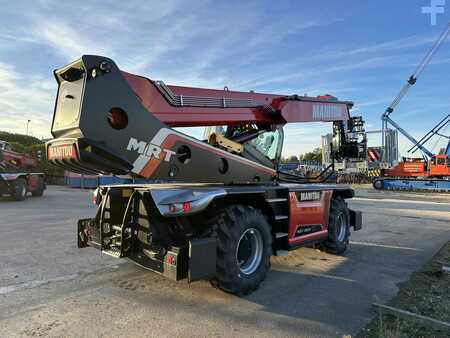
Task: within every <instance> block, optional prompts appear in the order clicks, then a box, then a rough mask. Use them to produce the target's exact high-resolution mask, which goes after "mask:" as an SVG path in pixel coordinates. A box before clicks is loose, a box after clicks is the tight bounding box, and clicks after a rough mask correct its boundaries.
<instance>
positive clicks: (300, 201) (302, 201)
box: [47, 55, 362, 295]
mask: <svg viewBox="0 0 450 338" xmlns="http://www.w3.org/2000/svg"><path fill="white" fill-rule="evenodd" d="M55 77H56V80H57V82H58V94H57V99H56V105H55V112H54V118H53V125H52V134H53V136H54V139H53V140H51V141H49V142H48V143H47V156H48V159H49V160H50V161H51V162H52V163H54V164H55V165H57V166H60V167H63V168H65V169H67V170H71V171H76V172H80V173H96V174H117V175H131V176H133V177H138V178H145V179H149V180H152V183H146V184H125V185H115V186H101V187H99V188H98V189H97V190H96V192H95V201H96V204H97V205H98V208H97V213H96V215H95V216H94V217H93V218H88V219H82V220H79V221H78V230H77V240H78V247H80V248H84V247H88V246H91V247H95V248H97V249H99V250H101V251H102V252H103V253H105V254H109V255H111V256H114V257H127V258H128V259H130V260H131V261H133V262H134V263H137V264H138V265H140V266H142V267H145V268H147V269H150V270H152V271H156V272H158V273H161V274H163V275H165V276H168V277H170V278H173V279H175V280H179V279H183V278H188V279H189V281H194V280H198V279H209V280H211V281H212V284H213V285H215V286H217V287H219V288H220V289H222V290H225V291H228V292H231V293H234V294H238V295H242V294H248V293H250V292H252V291H253V290H255V289H257V288H258V286H259V285H260V283H261V282H262V281H263V280H264V279H265V277H266V273H267V271H268V270H269V267H270V257H271V256H272V255H280V254H282V253H285V252H286V251H289V250H293V249H295V248H298V247H300V246H304V245H312V244H317V245H321V246H322V247H323V248H325V249H326V250H328V251H330V252H332V253H335V254H341V253H343V252H344V251H345V250H346V248H347V246H348V243H349V236H350V228H353V229H354V230H359V229H361V223H362V217H361V212H360V211H354V210H351V209H349V208H348V207H347V203H346V202H345V200H346V199H349V198H352V197H353V196H354V192H353V190H352V189H351V188H349V187H347V186H336V185H332V184H322V183H318V182H320V181H321V179H324V178H326V177H327V176H328V174H329V172H330V170H331V169H332V168H326V170H324V172H322V173H321V174H320V175H319V176H318V177H316V178H315V179H314V180H313V182H311V181H310V179H306V178H303V177H300V176H297V175H296V174H294V173H287V172H282V171H280V170H278V163H279V161H280V156H281V150H282V146H283V128H282V127H283V125H285V124H287V123H294V122H312V121H322V122H333V124H334V132H335V135H336V142H335V144H334V151H333V153H334V156H335V157H345V156H349V155H350V156H352V157H355V152H358V149H360V145H359V144H357V142H356V141H355V140H354V139H352V137H351V135H352V128H353V127H352V121H353V118H352V117H350V113H349V110H350V108H351V107H352V103H351V102H343V101H338V100H337V99H336V98H334V97H332V96H330V95H326V96H322V97H306V96H297V95H293V96H285V95H274V94H262V93H254V92H237V91H231V90H227V89H226V88H225V90H213V89H202V88H190V87H179V86H168V85H166V84H164V83H163V82H161V81H153V80H150V79H148V78H145V77H143V76H137V75H133V74H129V73H127V72H124V71H121V70H120V69H119V68H118V67H117V65H116V64H115V63H114V62H113V61H112V60H111V59H109V58H106V57H102V56H93V55H85V56H83V57H82V58H80V59H79V60H76V61H74V62H73V63H71V64H69V65H67V66H65V67H63V68H60V69H58V70H56V71H55ZM359 120H360V118H359ZM193 126H216V128H212V129H213V130H214V132H212V133H210V134H209V137H208V139H207V140H204V141H200V140H197V139H195V138H193V137H190V136H187V135H186V134H184V133H182V132H180V131H178V130H176V129H173V128H176V127H193ZM219 126H220V128H219Z"/></svg>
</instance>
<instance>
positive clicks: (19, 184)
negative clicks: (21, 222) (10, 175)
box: [13, 178, 27, 201]
mask: <svg viewBox="0 0 450 338" xmlns="http://www.w3.org/2000/svg"><path fill="white" fill-rule="evenodd" d="M26 194H27V182H26V181H25V180H24V179H23V178H19V179H18V180H17V181H16V184H15V186H14V193H13V198H14V200H15V201H23V200H24V199H25V196H26Z"/></svg>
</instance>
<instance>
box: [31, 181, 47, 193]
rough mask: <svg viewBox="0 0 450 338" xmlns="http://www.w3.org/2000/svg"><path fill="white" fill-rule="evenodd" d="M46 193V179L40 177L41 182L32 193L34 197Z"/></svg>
mask: <svg viewBox="0 0 450 338" xmlns="http://www.w3.org/2000/svg"><path fill="white" fill-rule="evenodd" d="M43 194H44V180H43V179H41V178H40V179H39V184H38V186H37V187H36V189H35V190H33V191H32V192H31V195H32V196H33V197H40V196H42V195H43Z"/></svg>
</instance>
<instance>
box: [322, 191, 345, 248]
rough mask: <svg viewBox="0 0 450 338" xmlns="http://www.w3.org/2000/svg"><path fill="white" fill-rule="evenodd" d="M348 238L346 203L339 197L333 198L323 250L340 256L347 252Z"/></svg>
mask: <svg viewBox="0 0 450 338" xmlns="http://www.w3.org/2000/svg"><path fill="white" fill-rule="evenodd" d="M349 238H350V212H349V211H348V207H347V203H346V202H345V201H344V200H343V199H342V198H340V197H338V198H333V199H332V200H331V206H330V217H329V221H328V238H327V240H326V241H325V242H324V246H325V250H326V251H328V252H330V253H333V254H337V255H339V254H342V253H344V252H345V250H347V246H348V242H349Z"/></svg>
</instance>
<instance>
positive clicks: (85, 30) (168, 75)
mask: <svg viewBox="0 0 450 338" xmlns="http://www.w3.org/2000/svg"><path fill="white" fill-rule="evenodd" d="M431 1H434V0H399V1H385V0H378V1H360V0H359V1H356V0H353V1H350V0H341V1H332V0H329V1H324V0H316V1H314V2H312V1H281V0H280V1H276V2H274V1H251V0H249V1H233V0H228V1H218V0H210V1H209V0H197V1H182V0H165V1H151V0H147V1H131V0H130V1H126V2H125V1H92V0H91V1H80V0H78V1H71V0H65V1H53V0H35V1H32V2H31V1H21V0H16V1H6V0H0V8H1V11H0V22H1V23H0V130H5V131H10V132H18V133H25V132H26V125H27V120H31V122H30V123H29V132H30V134H32V135H34V136H37V137H40V138H48V137H51V135H50V128H51V119H52V115H53V108H54V100H55V96H56V82H55V80H54V78H53V74H52V71H53V70H54V69H55V68H58V67H61V66H63V65H65V64H67V63H69V62H71V61H73V60H75V59H77V58H79V57H80V56H81V55H83V54H97V55H104V56H108V57H111V58H112V59H114V60H115V62H116V63H117V64H118V66H119V67H120V68H121V69H123V70H126V71H128V72H132V73H136V74H139V75H144V76H146V77H148V78H151V79H154V80H163V81H164V82H165V83H168V84H177V85H186V86H198V87H209V88H218V89H220V88H223V87H224V86H228V87H229V88H230V89H231V90H243V91H249V90H254V91H256V92H266V93H279V94H286V95H287V94H302V95H303V94H308V95H311V96H316V95H322V94H326V93H328V94H332V95H334V96H337V97H339V99H342V100H351V101H353V102H354V103H355V108H354V109H353V111H352V114H353V115H362V116H363V117H364V119H365V121H366V129H368V130H377V129H380V125H381V122H380V116H381V113H382V112H383V111H384V110H385V108H386V107H387V106H388V105H389V103H390V102H391V101H392V99H393V98H394V97H395V96H396V95H397V93H398V91H399V90H400V87H401V86H402V85H403V84H404V82H405V80H406V79H407V77H408V76H409V75H410V74H411V73H412V72H413V70H414V68H415V66H416V65H417V64H418V63H419V62H420V61H421V59H422V58H423V56H424V55H425V53H426V52H427V50H428V49H429V48H430V47H431V45H432V43H433V42H434V41H435V39H436V38H437V37H438V36H439V34H440V33H441V32H442V30H443V29H444V28H445V26H446V25H448V22H449V21H450V0H449V1H447V2H448V3H447V4H446V6H445V8H444V9H445V13H443V14H438V16H437V23H436V25H432V24H431V20H430V15H428V14H423V13H422V7H427V6H429V5H430V2H431ZM31 4H32V5H31ZM449 44H450V42H449V41H447V43H445V44H444V46H443V47H442V48H441V49H440V50H439V52H438V53H437V55H436V57H435V58H434V59H433V61H432V63H431V64H430V66H429V68H427V69H426V71H425V72H424V74H423V76H422V77H421V78H420V79H419V81H418V82H417V84H416V85H415V87H414V88H412V89H411V91H410V92H409V93H408V95H407V96H406V97H405V99H404V100H403V101H402V102H401V104H400V106H399V107H398V109H397V110H396V111H395V112H394V113H393V114H392V118H393V119H394V120H396V121H397V122H399V123H400V124H401V126H402V127H403V128H404V129H406V130H407V131H409V132H410V133H411V134H412V135H413V136H415V137H420V135H423V134H424V133H425V132H426V131H428V130H429V129H430V128H432V127H433V126H434V124H436V123H437V122H438V120H440V119H441V118H442V117H443V116H445V115H446V114H448V113H450V95H449V89H450V83H449V81H448V75H449V73H450V45H449ZM330 131H331V125H330V124H319V123H316V124H305V123H303V124H295V125H289V126H286V128H285V136H286V139H285V146H284V155H285V156H288V155H298V154H299V153H303V152H306V151H310V150H312V149H313V148H315V147H318V146H320V142H321V140H320V135H322V134H325V133H327V132H330ZM447 131H448V134H450V127H449V128H448V130H447ZM192 133H193V135H194V136H199V135H200V132H199V130H194V131H192ZM380 142H381V140H380V137H379V136H377V135H372V136H371V138H370V139H369V144H372V145H376V144H380ZM433 143H434V142H432V143H431V144H430V145H431V148H433V145H434V144H433ZM408 145H409V143H408V142H407V141H406V139H404V138H402V137H401V138H400V150H401V151H402V153H403V154H405V152H406V149H407V148H408ZM441 146H443V140H438V141H437V144H436V146H435V147H436V149H431V150H436V151H437V150H438V148H439V147H441Z"/></svg>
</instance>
